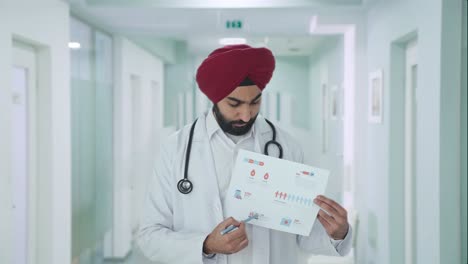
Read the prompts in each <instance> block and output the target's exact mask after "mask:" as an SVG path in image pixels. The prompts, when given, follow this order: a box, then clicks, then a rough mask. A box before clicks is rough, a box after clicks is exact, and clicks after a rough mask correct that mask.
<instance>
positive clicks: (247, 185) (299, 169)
mask: <svg viewBox="0 0 468 264" xmlns="http://www.w3.org/2000/svg"><path fill="white" fill-rule="evenodd" d="M329 174H330V172H329V171H327V170H324V169H319V168H314V167H311V166H308V165H305V164H300V163H295V162H291V161H287V160H282V159H278V158H274V157H270V156H266V155H262V154H259V153H255V152H250V151H245V150H240V151H239V153H238V156H237V159H236V164H235V166H234V171H233V174H232V178H231V182H230V185H229V189H228V195H227V198H226V201H225V209H226V213H227V215H228V216H233V217H234V218H236V219H245V218H246V217H248V216H249V215H252V214H253V213H256V214H259V215H260V217H259V218H258V219H255V220H252V221H250V222H249V223H251V224H253V225H257V226H262V227H266V228H270V229H275V230H279V231H284V232H289V233H294V234H299V235H304V236H308V235H309V234H310V231H311V229H312V225H313V223H314V221H315V218H316V217H317V213H318V210H319V207H318V206H317V205H316V204H315V203H314V202H313V200H314V198H315V197H316V196H317V195H319V194H324V193H325V189H326V186H327V183H328V177H329Z"/></svg>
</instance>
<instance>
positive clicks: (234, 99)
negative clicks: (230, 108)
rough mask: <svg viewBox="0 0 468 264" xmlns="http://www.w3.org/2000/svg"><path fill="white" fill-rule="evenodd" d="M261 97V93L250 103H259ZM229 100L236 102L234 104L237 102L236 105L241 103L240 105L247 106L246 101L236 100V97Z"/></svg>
mask: <svg viewBox="0 0 468 264" xmlns="http://www.w3.org/2000/svg"><path fill="white" fill-rule="evenodd" d="M261 96H262V93H259V94H258V95H257V96H255V98H254V99H253V100H252V101H250V103H253V102H255V101H257V100H258V99H259V98H260V97H261ZM227 99H229V100H231V101H234V102H236V103H239V104H245V103H247V102H245V101H242V100H239V99H237V98H234V97H228V98H227Z"/></svg>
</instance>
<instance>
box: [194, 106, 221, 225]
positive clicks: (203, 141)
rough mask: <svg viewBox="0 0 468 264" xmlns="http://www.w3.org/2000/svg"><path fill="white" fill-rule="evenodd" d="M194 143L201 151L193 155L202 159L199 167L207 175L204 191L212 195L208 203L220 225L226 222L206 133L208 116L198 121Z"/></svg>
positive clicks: (204, 176)
mask: <svg viewBox="0 0 468 264" xmlns="http://www.w3.org/2000/svg"><path fill="white" fill-rule="evenodd" d="M193 143H194V146H195V145H196V146H197V148H198V149H199V151H197V152H194V153H193V154H194V155H198V157H197V160H200V159H201V161H202V162H199V164H198V165H199V166H201V171H204V172H205V175H203V178H204V181H203V185H205V186H204V187H203V189H204V190H207V192H208V193H210V194H211V195H210V197H212V199H213V200H211V201H207V202H208V203H210V205H211V206H212V207H213V213H214V215H215V217H216V223H220V222H221V221H223V220H224V217H223V210H222V206H221V200H220V194H219V185H218V178H217V177H216V170H215V165H214V159H213V153H212V151H211V145H210V141H209V137H208V132H207V131H206V114H205V115H202V116H201V117H200V118H199V120H198V121H197V126H196V129H195V133H194V137H193ZM195 153H196V154H195Z"/></svg>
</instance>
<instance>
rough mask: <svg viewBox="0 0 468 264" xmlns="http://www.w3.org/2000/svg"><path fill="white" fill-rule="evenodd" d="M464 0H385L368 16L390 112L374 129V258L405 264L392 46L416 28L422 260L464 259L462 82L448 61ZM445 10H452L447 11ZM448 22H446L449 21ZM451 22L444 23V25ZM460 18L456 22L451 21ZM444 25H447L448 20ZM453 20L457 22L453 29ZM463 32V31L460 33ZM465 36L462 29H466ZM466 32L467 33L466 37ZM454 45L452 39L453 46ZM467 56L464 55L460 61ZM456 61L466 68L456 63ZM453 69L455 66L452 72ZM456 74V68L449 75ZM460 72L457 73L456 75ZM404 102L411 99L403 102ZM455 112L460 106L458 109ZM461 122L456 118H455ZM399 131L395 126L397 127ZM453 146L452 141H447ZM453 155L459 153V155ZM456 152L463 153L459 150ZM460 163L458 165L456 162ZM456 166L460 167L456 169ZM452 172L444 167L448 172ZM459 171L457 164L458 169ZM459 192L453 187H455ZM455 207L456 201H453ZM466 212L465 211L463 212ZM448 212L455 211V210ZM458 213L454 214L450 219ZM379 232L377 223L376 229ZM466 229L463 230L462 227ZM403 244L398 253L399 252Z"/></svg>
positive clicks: (370, 141) (369, 255)
mask: <svg viewBox="0 0 468 264" xmlns="http://www.w3.org/2000/svg"><path fill="white" fill-rule="evenodd" d="M458 5H461V2H458V1H422V0H413V1H380V2H376V3H375V4H374V5H373V6H372V7H371V9H370V10H369V13H368V21H367V33H368V38H367V48H368V53H367V56H368V60H367V63H368V67H367V71H368V72H369V71H372V70H375V69H377V68H382V69H383V73H384V102H383V105H384V110H383V113H384V116H383V123H382V124H380V125H370V124H369V125H368V126H367V131H366V134H367V160H366V164H367V189H368V192H369V198H368V200H367V203H368V207H369V212H368V219H367V220H368V221H372V224H370V223H368V225H367V227H368V228H371V225H375V230H368V232H369V234H368V239H367V240H368V241H372V240H374V239H375V240H376V247H375V248H373V247H371V246H370V245H367V249H366V256H363V257H365V258H364V259H361V260H358V261H361V262H362V260H365V261H366V263H397V262H398V260H400V259H401V253H402V252H401V251H398V248H399V246H398V245H397V244H398V243H401V241H396V240H392V236H394V234H395V233H396V232H401V229H400V230H398V229H392V228H397V227H398V226H397V225H395V223H394V222H393V221H391V219H393V218H392V217H393V216H392V215H391V213H390V212H392V210H394V208H395V206H399V205H402V204H398V203H395V202H394V199H397V198H398V197H399V196H400V195H401V192H400V191H399V190H397V189H393V190H392V189H390V188H389V186H390V185H391V182H392V181H394V180H395V178H397V177H401V175H392V174H390V173H389V172H390V171H391V169H392V168H391V165H390V164H389V160H390V154H389V153H390V152H391V151H392V148H394V147H398V146H392V145H390V144H389V143H390V138H391V136H392V131H394V129H395V127H391V126H390V124H389V120H390V119H391V118H392V116H391V114H392V113H397V112H398V111H397V110H398V109H391V108H390V105H394V104H392V100H397V98H392V97H391V95H392V93H391V90H392V89H398V88H399V87H395V86H393V87H392V86H391V85H392V83H391V82H390V79H391V74H392V72H391V63H392V58H391V57H390V54H391V52H390V50H391V45H392V42H395V41H398V40H401V39H402V38H403V37H405V36H407V35H408V34H410V33H412V32H416V33H417V38H418V52H419V55H418V60H419V65H418V90H417V92H416V96H417V100H418V109H417V120H418V123H417V124H416V130H417V135H416V138H417V143H416V149H417V153H418V154H417V158H416V171H417V175H416V186H417V189H416V191H417V195H416V202H417V207H416V215H417V216H416V221H417V223H416V229H417V230H416V239H417V246H416V252H415V255H416V258H417V263H457V262H458V260H459V257H460V250H461V249H460V237H459V228H460V223H459V219H460V218H459V210H460V209H459V208H460V207H459V206H460V202H459V200H457V199H456V197H459V196H458V195H459V188H456V186H458V185H457V182H458V180H457V179H459V176H458V175H459V174H458V173H457V172H456V171H455V170H456V168H458V167H459V166H458V165H457V164H458V162H459V159H458V158H459V157H458V153H459V152H458V151H457V150H456V148H454V146H455V145H456V144H457V143H456V142H454V141H452V140H455V141H456V140H458V137H457V133H458V131H459V130H458V129H457V128H456V127H457V124H456V123H457V121H455V120H457V117H458V115H457V114H455V115H456V116H455V117H450V116H449V112H450V111H452V113H453V112H457V111H456V109H458V108H457V107H459V104H457V103H456V101H457V100H456V99H457V93H456V92H454V89H455V88H457V87H458V86H454V85H453V84H454V83H453V82H456V81H457V80H458V81H459V80H460V79H459V71H458V69H457V68H456V66H455V67H454V68H450V66H449V65H448V61H446V60H447V59H448V58H450V59H455V58H456V53H457V52H460V50H461V49H459V48H458V49H457V47H456V46H457V43H458V45H459V39H458V40H457V37H455V36H454V35H451V34H447V33H448V32H450V31H454V32H457V30H454V27H453V25H459V24H453V23H447V22H449V21H450V19H447V18H448V17H452V18H455V20H456V18H457V17H458V14H456V13H457V12H456V10H460V8H461V7H459V6H458ZM442 7H444V9H443V8H442ZM444 19H445V20H444ZM443 21H444V22H443ZM450 22H453V21H450ZM442 23H444V24H442ZM449 25H450V26H449ZM454 34H455V33H454ZM459 35H461V34H459ZM459 37H460V36H459ZM451 43H452V44H451ZM459 57H460V54H458V58H459ZM452 62H453V65H459V64H457V63H456V59H455V61H452ZM444 67H447V70H444ZM449 71H451V72H449ZM454 72H456V73H454ZM366 100H367V96H364V97H361V98H359V97H358V99H357V104H360V105H367V102H366ZM402 106H403V103H402V104H401V105H400V107H402ZM453 110H455V111H453ZM454 119H455V120H454ZM392 129H393V130H392ZM444 142H445V143H446V144H445V143H444ZM451 153H452V154H451ZM453 153H456V154H453ZM453 165H454V166H453ZM450 166H452V167H450ZM443 168H445V169H448V171H445V172H443V171H442V169H443ZM452 168H453V169H452ZM449 190H452V191H449ZM448 205H450V206H448ZM457 212H458V213H457ZM447 213H448V214H447ZM449 215H450V216H449ZM373 229H374V228H373ZM457 230H458V232H457ZM393 249H397V252H395V251H392V250H393Z"/></svg>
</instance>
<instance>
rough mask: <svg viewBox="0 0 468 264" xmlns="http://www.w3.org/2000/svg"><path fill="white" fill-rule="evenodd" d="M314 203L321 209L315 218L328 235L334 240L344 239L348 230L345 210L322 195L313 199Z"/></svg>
mask: <svg viewBox="0 0 468 264" xmlns="http://www.w3.org/2000/svg"><path fill="white" fill-rule="evenodd" d="M314 203H316V204H317V205H318V206H320V208H321V209H320V210H319V213H318V215H317V218H318V220H319V221H320V223H322V225H323V227H324V228H325V230H326V231H327V233H328V235H329V236H330V237H331V238H333V239H336V240H339V239H344V238H345V237H346V234H347V233H348V229H349V224H348V212H346V209H344V208H343V207H342V206H341V205H339V204H338V203H337V202H335V201H333V200H331V199H329V198H327V197H325V196H323V195H319V196H317V197H316V198H315V199H314ZM324 210H325V211H326V212H325V211H324ZM327 212H328V213H327Z"/></svg>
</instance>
